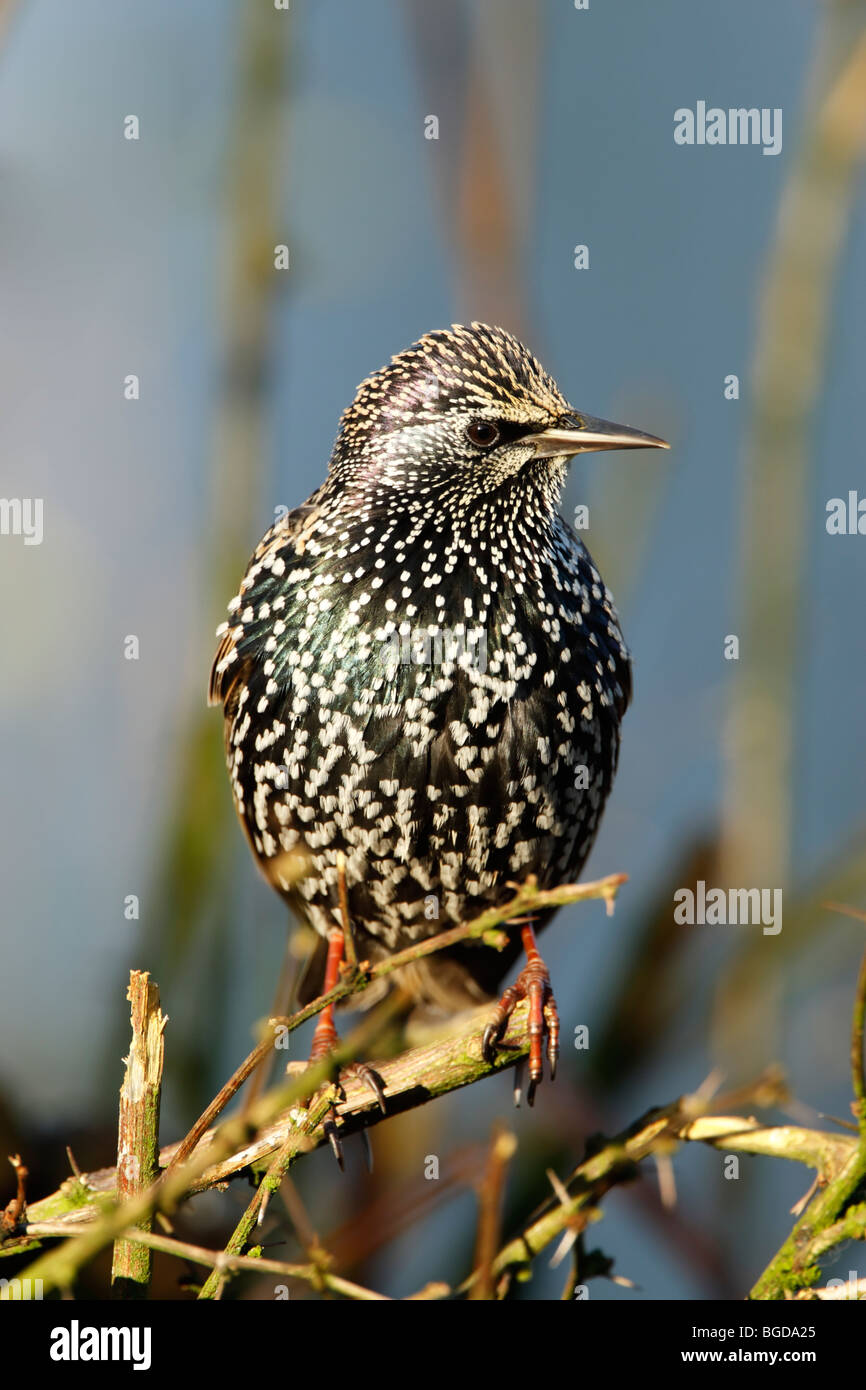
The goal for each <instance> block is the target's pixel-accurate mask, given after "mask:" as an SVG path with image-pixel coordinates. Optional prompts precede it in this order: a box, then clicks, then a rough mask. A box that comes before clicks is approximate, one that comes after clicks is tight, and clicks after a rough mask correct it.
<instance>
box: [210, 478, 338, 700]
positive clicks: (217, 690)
mask: <svg viewBox="0 0 866 1390" xmlns="http://www.w3.org/2000/svg"><path fill="white" fill-rule="evenodd" d="M325 486H326V484H323V485H322V487H320V488H319V489H318V490H317V491H316V492H314V493H313V495H312V497H310V499H309V500H308V501H307V502H305V503H304V504H303V506H301V507H296V508H295V510H294V511H292V512H287V513H286V515H285V516H283V517H280V520H279V521H276V522H274V525H273V526H272V527H271V528H270V530H269V531H266V532H265V534H264V536H263V537H262V539H261V540H260V541H259V543H258V545H257V546H256V548H255V550H254V552H253V554H252V557H251V559H250V562H249V564H248V565H247V569H246V573H245V574H244V577H243V579H242V580H241V586H240V589H239V590H238V594H237V597H236V598H235V599H233V600H232V602H231V603H230V604H229V612H230V613H232V614H234V613H237V612H238V610H239V609H240V607H241V605H242V603H243V599H244V596H245V594H246V593H247V591H248V590H249V589H250V588H252V586H253V584H254V583H255V581H256V577H257V576H258V574H259V573H260V571H261V569H262V562H263V560H264V559H265V558H266V556H267V555H268V554H270V553H271V552H273V551H277V550H282V549H284V547H286V546H287V545H289V546H290V547H291V549H292V550H294V551H295V553H296V554H300V553H301V552H302V550H303V546H304V540H305V535H306V530H307V528H308V526H309V524H310V522H311V521H313V520H315V518H316V516H317V515H318V511H319V502H320V498H321V494H322V492H323V490H324V487H325ZM242 635H243V626H242V625H241V624H238V623H233V622H232V621H231V619H228V620H227V621H226V622H224V623H221V624H220V626H219V627H218V628H217V636H218V637H219V639H220V643H219V646H218V647H217V650H216V655H215V656H214V659H213V665H212V666H211V671H210V681H209V683H208V699H207V702H208V704H209V705H223V707H224V709H225V713H226V720H227V721H228V723H229V724H230V723H231V720H232V717H233V715H234V710H235V706H236V704H237V697H238V688H239V686H240V685H241V682H242V678H243V677H244V675H245V674H246V673H247V669H248V666H249V664H250V663H249V661H248V659H246V660H239V659H238V651H237V642H238V639H239V638H240V637H241V636H242Z"/></svg>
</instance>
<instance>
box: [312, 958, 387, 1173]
mask: <svg viewBox="0 0 866 1390" xmlns="http://www.w3.org/2000/svg"><path fill="white" fill-rule="evenodd" d="M343 949H344V934H343V932H341V931H333V932H331V934H330V936H329V938H328V958H327V961H326V964H325V980H324V988H323V991H322V992H323V994H329V993H330V991H331V990H332V989H333V988H334V986H335V985H336V983H337V981H338V979H339V974H340V962H341V961H342V959H343ZM339 1041H340V1039H339V1036H338V1034H337V1028H336V1024H335V1023H334V1006H333V1004H328V1005H326V1007H325V1008H324V1009H323V1010H322V1012H321V1013H320V1014H319V1018H318V1022H317V1023H316V1029H315V1032H314V1033H313V1041H312V1044H311V1046H310V1062H321V1061H324V1059H325V1058H326V1057H330V1055H331V1053H332V1052H334V1050H335V1049H336V1047H337V1045H338V1043H339ZM344 1076H345V1077H348V1076H354V1077H357V1079H358V1080H359V1081H362V1082H363V1083H364V1084H365V1085H366V1086H367V1087H368V1088H369V1089H370V1091H372V1093H373V1095H374V1096H375V1098H376V1103H377V1104H378V1106H379V1109H380V1110H381V1111H382V1114H383V1115H384V1114H385V1093H384V1091H383V1089H382V1082H381V1080H380V1079H379V1077H378V1076H377V1075H376V1073H375V1072H374V1071H373V1070H372V1068H371V1067H368V1066H367V1064H366V1062H349V1063H348V1064H347V1065H346V1066H344V1067H342V1068H341V1069H340V1072H339V1075H338V1076H337V1078H336V1081H335V1090H336V1093H337V1098H338V1099H340V1100H345V1098H346V1093H345V1091H344V1089H343V1084H342V1081H343V1077H344ZM323 1128H324V1132H325V1136H326V1138H327V1140H328V1143H329V1144H330V1145H331V1149H332V1151H333V1154H334V1157H335V1159H336V1160H337V1162H338V1164H339V1165H340V1168H341V1169H342V1167H343V1146H342V1144H341V1143H340V1136H339V1134H338V1132H337V1104H336V1100H332V1102H331V1105H330V1108H329V1110H328V1114H327V1116H326V1118H325V1121H324V1125H323Z"/></svg>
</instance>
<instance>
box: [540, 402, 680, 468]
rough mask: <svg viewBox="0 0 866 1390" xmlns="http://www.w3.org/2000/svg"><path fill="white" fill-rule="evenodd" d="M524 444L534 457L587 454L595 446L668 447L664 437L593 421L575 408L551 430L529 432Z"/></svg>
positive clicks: (602, 447)
mask: <svg viewBox="0 0 866 1390" xmlns="http://www.w3.org/2000/svg"><path fill="white" fill-rule="evenodd" d="M527 443H532V444H534V446H535V457H536V458H539V459H548V458H570V457H571V455H572V454H588V453H592V452H593V450H597V449H669V448H670V447H671V446H670V444H668V442H667V441H666V440H664V439H658V438H656V436H655V435H654V434H644V433H643V431H642V430H633V429H630V428H629V427H628V425H614V424H612V423H611V422H610V420H596V419H595V418H594V416H592V415H579V414H578V413H577V411H575V412H573V413H572V414H570V415H564V416H563V417H562V419H561V420H560V421H559V422H558V423H557V425H556V426H555V427H554V428H553V429H549V430H542V432H541V433H540V434H533V435H530V436H529V437H528V439H527Z"/></svg>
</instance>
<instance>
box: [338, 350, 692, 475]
mask: <svg viewBox="0 0 866 1390" xmlns="http://www.w3.org/2000/svg"><path fill="white" fill-rule="evenodd" d="M668 447H669V446H668V445H667V444H666V443H665V441H664V440H663V439H657V438H656V437H655V436H654V435H651V434H643V433H642V432H641V431H639V430H633V429H629V428H628V427H626V426H623V425H614V424H611V423H610V421H607V420H598V419H595V418H594V417H593V416H591V415H584V414H583V412H582V411H577V410H575V409H574V408H573V407H572V406H570V405H569V403H568V402H567V401H566V399H565V397H564V396H563V395H562V393H561V392H560V390H559V388H558V386H557V385H556V382H555V381H554V380H553V379H552V377H550V376H549V375H548V373H547V372H546V371H545V370H544V368H543V367H542V366H541V364H540V363H539V362H538V361H537V360H536V358H535V357H533V355H532V353H531V352H529V350H528V349H527V348H525V347H524V346H523V344H522V343H521V342H519V341H518V339H517V338H515V337H513V336H512V334H510V333H506V332H505V330H504V329H502V328H495V327H488V325H486V324H483V323H473V324H471V325H469V326H468V327H463V326H461V325H459V324H455V325H454V326H453V327H452V328H450V329H442V330H438V331H436V332H433V333H426V334H425V335H424V337H423V338H420V339H419V340H418V342H417V343H413V344H412V346H411V347H409V348H406V349H405V351H403V352H401V353H399V354H398V355H397V356H396V357H394V358H392V360H391V363H390V365H389V366H387V367H383V368H382V369H381V371H378V372H374V373H373V375H372V376H370V377H368V378H367V380H366V381H364V382H362V383H361V385H360V386H359V387H358V391H357V393H356V395H355V399H354V401H353V402H352V404H351V406H350V407H349V409H348V410H347V411H346V412H345V413H344V415H343V417H342V420H341V422H340V432H339V434H338V436H337V442H336V445H335V448H334V454H333V458H332V464H331V467H332V472H333V471H339V472H341V473H342V474H343V475H344V476H346V475H347V476H348V477H352V478H354V479H355V480H356V481H357V482H360V483H361V485H362V487H363V486H365V485H366V486H369V485H370V484H371V483H374V482H375V484H376V485H379V486H381V485H385V486H387V487H396V488H400V489H404V490H409V491H412V492H414V493H419V492H424V493H430V492H431V491H439V490H440V489H446V490H448V491H452V490H454V491H459V492H460V493H461V494H462V495H463V496H464V497H465V496H466V495H467V494H471V495H479V496H480V495H482V494H486V493H490V492H491V491H493V490H498V489H499V488H500V487H502V486H503V485H505V484H507V483H509V482H510V481H517V480H519V481H520V482H524V481H525V483H526V484H527V485H531V483H532V481H533V480H535V481H539V482H542V483H543V484H544V487H545V491H547V490H549V489H550V490H553V491H556V492H558V490H559V488H560V487H561V484H562V481H563V479H564V476H565V469H566V465H567V462H568V459H569V458H571V457H572V456H573V455H574V454H579V453H585V452H589V451H591V450H597V449H637V448H661V449H666V448H668Z"/></svg>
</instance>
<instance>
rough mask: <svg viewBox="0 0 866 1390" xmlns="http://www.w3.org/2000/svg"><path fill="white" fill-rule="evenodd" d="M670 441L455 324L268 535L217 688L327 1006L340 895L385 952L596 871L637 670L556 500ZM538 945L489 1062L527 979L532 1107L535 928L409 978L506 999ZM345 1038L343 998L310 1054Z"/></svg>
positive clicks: (381, 395)
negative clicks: (338, 1018)
mask: <svg viewBox="0 0 866 1390" xmlns="http://www.w3.org/2000/svg"><path fill="white" fill-rule="evenodd" d="M653 446H655V447H659V448H666V447H668V446H667V445H666V444H665V442H664V441H663V440H660V439H656V438H655V437H654V436H653V435H649V434H642V433H640V432H638V431H637V430H632V429H628V428H625V427H622V426H620V425H614V424H610V423H609V422H607V421H604V420H597V419H594V418H592V417H591V416H588V415H584V414H582V413H580V412H578V411H576V410H575V409H574V408H573V407H572V406H570V405H569V404H568V403H567V401H566V400H565V398H564V397H563V396H562V394H561V393H560V391H559V389H558V387H557V386H556V384H555V382H554V381H553V380H552V379H551V377H550V376H549V375H548V374H547V372H546V371H545V370H544V369H543V368H542V367H541V365H540V364H539V363H538V362H537V361H536V359H535V358H534V357H533V356H532V354H531V353H530V352H529V351H528V350H527V349H526V348H525V347H524V346H523V344H522V343H520V342H518V340H517V339H516V338H514V337H512V335H511V334H509V333H507V332H505V331H504V330H503V329H501V328H495V327H489V326H487V325H485V324H481V323H473V324H471V326H469V327H463V326H459V325H455V326H453V327H452V328H451V329H450V330H442V331H438V332H433V333H428V334H426V335H425V336H424V337H423V338H421V339H420V340H419V341H418V342H416V343H414V344H413V345H412V346H411V347H409V348H407V349H406V350H405V351H404V352H401V353H399V354H398V355H397V356H396V357H394V358H393V359H392V361H391V363H390V365H389V366H386V367H384V368H382V369H381V370H380V371H377V372H374V373H373V375H372V376H370V377H368V379H367V380H366V381H364V382H363V383H362V384H361V386H360V387H359V388H358V391H357V393H356V395H355V399H354V401H353V402H352V404H351V405H350V406H349V408H348V410H346V411H345V413H344V414H343V416H342V419H341V421H340V427H339V432H338V435H337V439H336V443H335V445H334V449H333V453H332V455H331V460H330V465H329V469H328V476H327V478H326V480H325V481H324V482H323V483H322V485H321V486H320V487H319V488H318V489H317V491H316V492H314V493H313V495H312V496H311V497H310V498H309V500H308V501H307V502H305V503H304V504H303V505H302V506H300V507H298V508H297V509H296V510H295V511H292V512H290V513H289V514H288V515H286V516H284V517H282V518H281V519H280V520H279V521H277V523H276V524H275V525H274V526H272V527H271V529H270V530H269V531H268V532H267V534H266V535H265V536H264V538H263V539H262V541H261V542H260V544H259V546H258V547H257V549H256V551H255V553H254V554H253V557H252V559H251V561H250V564H249V566H248V568H247V571H246V574H245V575H244V578H243V580H242V581H241V585H240V590H239V592H238V594H237V596H236V597H235V598H234V599H232V601H231V603H230V604H229V609H228V611H229V618H228V621H227V622H224V623H223V624H222V625H221V627H220V628H219V629H218V632H217V636H218V637H219V638H220V642H219V648H218V650H217V653H216V656H215V658H214V663H213V669H212V672H211V680H210V700H211V703H221V704H222V705H223V706H224V712H225V736H226V756H227V762H228V769H229V775H230V778H231V785H232V792H233V795H234V801H235V805H236V808H237V812H238V815H239V816H240V819H241V822H242V824H243V827H244V829H245V831H246V834H247V837H248V839H249V842H250V845H251V846H252V849H253V853H254V855H255V857H256V859H257V861H258V863H259V866H260V868H261V869H262V870H263V872H264V875H265V877H266V878H267V879H268V881H269V882H270V883H271V884H272V885H273V886H274V888H276V890H277V891H278V892H279V893H281V894H282V896H283V897H284V898H285V899H286V900H287V901H288V902H289V904H290V905H291V906H292V907H293V908H294V909H295V911H298V912H300V914H301V915H302V916H303V917H305V918H306V919H307V921H308V922H309V923H310V924H311V925H312V926H313V928H314V929H315V931H316V932H317V933H318V935H319V937H320V938H321V943H320V950H319V952H318V953H317V956H316V962H315V965H314V968H313V973H312V976H311V981H312V984H311V986H310V991H311V992H310V997H312V995H314V994H316V993H317V992H319V990H320V989H321V988H322V986H323V983H324V989H328V988H330V987H331V986H332V985H333V984H334V983H335V982H336V979H337V978H338V970H339V962H340V954H341V949H342V940H343V938H342V932H341V931H340V922H341V913H340V894H341V889H342V890H343V891H344V892H345V893H346V894H347V898H348V908H349V916H350V919H351V923H352V931H353V934H354V937H355V941H356V944H357V950H358V956H359V958H360V959H368V960H370V961H372V962H375V961H377V960H379V959H381V958H382V957H384V956H388V955H391V954H393V953H394V952H396V951H400V950H402V949H403V948H405V947H407V946H410V945H411V944H412V943H414V942H417V941H419V940H420V939H422V938H426V937H430V936H433V935H436V934H438V933H439V932H442V931H444V930H446V929H447V928H448V927H449V926H452V925H455V924H457V923H459V922H463V921H466V920H468V919H471V918H472V917H474V916H477V915H478V914H479V913H480V912H482V911H483V910H485V909H486V908H489V907H494V906H501V905H502V904H503V903H504V902H507V901H508V900H509V899H510V897H511V896H512V895H513V891H514V883H515V881H519V880H525V879H526V878H527V876H529V875H530V874H532V875H535V877H536V878H537V880H538V883H539V885H540V886H541V887H542V888H545V887H552V886H554V885H557V884H561V883H565V882H570V881H572V880H574V879H575V878H576V876H577V875H578V874H579V873H580V870H581V868H582V866H583V864H584V861H585V860H586V857H587V855H588V854H589V851H590V848H591V846H592V842H593V839H594V837H595V834H596V831H597V829H598V824H599V819H600V817H601V813H602V810H603V808H604V804H605V801H606V800H607V796H608V793H609V792H610V788H611V783H612V780H613V776H614V772H615V770H616V764H617V756H618V751H619V730H620V721H621V720H622V717H623V714H624V713H625V710H626V707H627V705H628V702H629V697H630V693H631V670H630V661H629V655H628V651H627V649H626V647H625V644H624V642H623V638H622V634H621V632H620V626H619V618H618V616H617V612H616V609H615V607H614V603H613V599H612V597H611V594H610V592H609V591H608V589H607V588H606V587H605V585H604V582H603V581H602V579H601V576H600V575H599V573H598V571H597V569H596V568H595V566H594V564H593V562H592V559H591V557H590V555H589V553H588V551H587V549H586V547H585V546H584V545H583V543H582V541H581V540H580V539H579V537H578V536H577V535H576V534H575V532H574V531H573V530H572V529H571V527H570V526H569V525H568V524H567V523H566V522H565V521H564V520H563V518H562V517H561V516H560V515H559V513H558V511H557V505H558V503H559V499H560V495H561V493H562V488H563V485H564V482H565V477H566V470H567V465H568V461H569V459H570V458H571V456H573V455H574V454H578V453H581V452H584V451H589V450H597V449H626V448H641V447H653ZM293 853H294V854H299V853H301V854H303V855H304V856H305V861H306V864H307V872H306V875H305V876H304V877H303V878H302V879H301V880H300V881H296V879H295V877H294V876H293V875H291V874H289V873H287V871H286V864H287V858H288V857H290V856H291V855H292V854H293ZM341 875H344V882H343V884H342V885H341ZM551 915H552V914H551V913H546V914H544V915H543V916H540V917H539V918H537V919H536V923H535V925H536V927H540V926H543V925H545V923H546V921H547V920H548V919H549V917H550V916H551ZM521 947H523V949H525V950H526V952H527V958H528V963H527V966H526V968H525V969H524V971H523V973H522V974H521V975H520V976H519V978H518V980H517V982H516V983H515V984H514V985H512V986H511V988H510V989H509V990H506V992H505V994H504V995H503V997H502V1000H501V1001H500V1005H499V1008H498V1009H497V1010H496V1013H495V1014H494V1016H493V1019H492V1021H491V1023H490V1024H489V1025H488V1027H487V1029H486V1031H485V1034H484V1039H483V1043H484V1050H485V1052H486V1053H487V1054H488V1055H490V1054H491V1052H492V1049H493V1048H494V1047H495V1044H496V1042H497V1040H498V1038H499V1036H500V1035H501V1033H502V1031H503V1029H504V1026H505V1021H506V1019H507V1017H508V1014H509V1012H510V1010H511V1009H512V1008H513V1007H514V1004H515V1002H516V1001H517V999H518V998H521V997H524V996H526V995H528V996H529V999H530V1005H531V1009H530V1032H531V1040H532V1047H531V1053H530V1098H531V1093H532V1092H533V1091H534V1089H535V1085H536V1084H537V1082H538V1080H539V1079H540V1077H541V1074H542V1045H543V1038H544V1036H545V1034H546V1035H547V1038H548V1057H549V1060H550V1064H551V1070H552V1069H553V1066H554V1064H555V1058H556V1039H557V1032H558V1024H557V1019H556V1010H555V1005H554V1003H553V997H552V993H551V990H550V981H549V979H548V975H547V971H546V969H545V967H544V964H543V962H542V960H541V957H540V956H539V954H538V950H537V947H536V944H535V936H534V933H533V927H532V925H530V924H526V923H523V924H521V930H520V932H519V933H515V935H514V939H513V940H512V941H511V942H510V944H509V946H508V947H506V949H505V950H504V951H501V952H499V951H496V950H494V949H492V948H491V947H489V946H485V945H483V944H482V943H480V942H476V941H465V942H462V943H460V944H459V945H456V946H454V947H452V948H450V949H446V950H443V951H440V952H438V953H435V954H433V955H430V956H427V957H424V958H422V959H419V960H416V961H414V962H413V963H412V964H411V965H409V966H406V967H404V968H403V969H402V970H401V971H400V972H398V974H399V977H400V978H399V983H400V984H401V985H402V986H403V987H404V989H406V990H407V991H408V992H409V994H410V995H411V996H412V997H413V998H414V999H415V1000H417V1001H418V1002H419V1003H420V1004H423V1005H424V1006H426V1007H427V1008H428V1009H430V1008H433V1009H436V1010H438V1011H441V1012H444V1013H448V1014H450V1013H453V1012H455V1011H457V1010H459V1009H462V1008H466V1007H467V1006H470V1005H473V1004H478V1003H481V1002H483V1001H489V1000H491V999H492V998H494V997H495V995H496V991H497V986H498V984H499V982H500V980H501V978H502V977H503V975H504V974H505V972H506V971H507V970H508V969H509V967H510V965H511V964H512V963H513V962H514V960H515V959H516V958H517V955H518V954H519V952H520V950H521ZM326 955H327V960H325V957H326ZM323 971H324V975H323V973H322V972H323ZM335 1036H336V1035H335V1033H334V1029H333V1017H332V1015H331V1013H330V1011H325V1013H324V1014H322V1015H321V1016H320V1020H319V1027H318V1029H317V1034H316V1040H315V1042H314V1055H321V1052H322V1050H323V1049H326V1048H327V1047H329V1046H330V1045H331V1044H332V1043H333V1041H334V1038H335Z"/></svg>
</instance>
